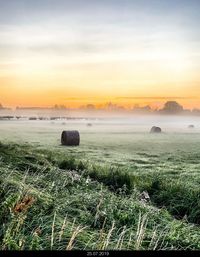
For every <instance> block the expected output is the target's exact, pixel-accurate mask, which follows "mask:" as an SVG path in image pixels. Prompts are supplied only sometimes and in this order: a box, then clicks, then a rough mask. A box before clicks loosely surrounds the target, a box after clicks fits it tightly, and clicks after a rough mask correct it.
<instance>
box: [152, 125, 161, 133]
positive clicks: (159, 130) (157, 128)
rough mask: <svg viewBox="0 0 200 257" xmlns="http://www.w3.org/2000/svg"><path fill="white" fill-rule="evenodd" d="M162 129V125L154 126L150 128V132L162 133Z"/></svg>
mask: <svg viewBox="0 0 200 257" xmlns="http://www.w3.org/2000/svg"><path fill="white" fill-rule="evenodd" d="M161 132H162V130H161V128H160V127H156V126H153V127H152V128H151V130H150V133H161Z"/></svg>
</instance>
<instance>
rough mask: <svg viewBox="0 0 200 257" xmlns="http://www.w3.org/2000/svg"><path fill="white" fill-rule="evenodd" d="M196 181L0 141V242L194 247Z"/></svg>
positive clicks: (12, 245) (199, 219)
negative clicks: (141, 171)
mask: <svg viewBox="0 0 200 257" xmlns="http://www.w3.org/2000/svg"><path fill="white" fill-rule="evenodd" d="M195 181H196V182H195V183H194V180H191V181H190V180H188V181H187V183H186V182H183V181H182V182H181V180H180V179H177V178H174V177H173V176H165V175H163V174H160V173H158V172H156V171H154V172H153V171H152V172H151V173H148V174H147V173H145V172H144V173H141V174H140V173H139V172H138V169H136V168H135V169H134V167H132V170H130V169H128V170H127V169H126V168H125V167H120V168H117V167H116V166H114V165H108V166H106V165H100V164H97V163H96V162H92V161H90V162H89V161H86V160H83V159H81V158H79V159H76V158H74V157H73V155H72V154H68V155H67V156H66V154H64V152H62V151H58V152H57V153H54V152H53V151H52V150H42V149H37V148H36V147H33V146H28V145H19V144H0V184H1V186H0V199H1V207H0V224H1V225H0V245H1V246H0V247H1V249H2V250H14V249H15V250H24V249H29V250H33V249H34V250H40V249H53V250H65V249H66V250H71V249H81V250H83V249H95V250H96V249H98V250H99V249H101V250H105V249H128V250H152V249H153V250H161V249H162V250H168V249H171V250H172V249H173V250H183V249H184V250H193V249H200V228H199V223H200V211H199V210H200V208H199V207H200V200H199V199H200V189H199V182H198V179H197V180H195ZM148 196H149V197H150V199H149V198H148Z"/></svg>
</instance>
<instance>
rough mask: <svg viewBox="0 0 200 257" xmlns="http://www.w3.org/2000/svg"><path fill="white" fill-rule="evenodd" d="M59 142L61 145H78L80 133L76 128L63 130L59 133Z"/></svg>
mask: <svg viewBox="0 0 200 257" xmlns="http://www.w3.org/2000/svg"><path fill="white" fill-rule="evenodd" d="M61 144H62V145H79V144H80V135H79V132H78V131H77V130H71V131H70V130H67V131H66V130H65V131H63V132H62V135H61Z"/></svg>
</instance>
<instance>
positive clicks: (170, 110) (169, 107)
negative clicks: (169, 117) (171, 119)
mask: <svg viewBox="0 0 200 257" xmlns="http://www.w3.org/2000/svg"><path fill="white" fill-rule="evenodd" d="M160 111H161V112H164V113H166V114H176V113H181V112H183V106H182V105H180V104H179V103H177V102H176V101H168V102H166V103H165V105H164V107H163V109H161V110H160Z"/></svg>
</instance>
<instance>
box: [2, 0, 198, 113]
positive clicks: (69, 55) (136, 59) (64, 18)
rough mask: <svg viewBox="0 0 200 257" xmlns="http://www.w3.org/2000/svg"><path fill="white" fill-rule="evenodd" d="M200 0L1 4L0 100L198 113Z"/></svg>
mask: <svg viewBox="0 0 200 257" xmlns="http://www.w3.org/2000/svg"><path fill="white" fill-rule="evenodd" d="M199 10H200V1H199V0H167V1H166V0H85V1H81V0H73V1H71V0H70V1H68V0H34V1H27V0H6V1H5V0H0V103H2V104H3V105H4V106H9V107H14V106H43V107H45V106H47V107H49V106H52V105H54V104H64V105H66V106H71V107H76V106H80V105H83V104H88V103H92V104H95V105H97V106H100V105H101V104H102V103H105V102H113V103H117V104H119V105H124V106H128V107H129V106H133V105H134V104H139V105H141V106H144V105H147V104H148V105H150V106H152V107H158V106H161V105H162V104H163V103H164V102H166V101H167V100H168V99H170V100H172V99H173V100H176V101H178V102H179V103H181V104H183V105H184V106H185V107H187V108H200V72H199V71H200V33H199V27H200V12H199Z"/></svg>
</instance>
